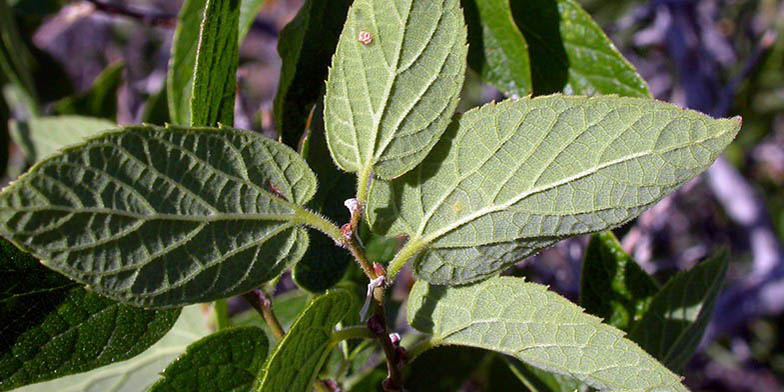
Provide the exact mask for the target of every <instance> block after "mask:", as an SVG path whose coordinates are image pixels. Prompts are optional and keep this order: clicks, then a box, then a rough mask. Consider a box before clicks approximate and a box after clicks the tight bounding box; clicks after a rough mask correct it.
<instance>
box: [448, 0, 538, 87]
mask: <svg viewBox="0 0 784 392" xmlns="http://www.w3.org/2000/svg"><path fill="white" fill-rule="evenodd" d="M462 4H463V8H464V12H465V17H466V24H468V44H469V45H468V65H470V66H471V68H473V69H474V70H476V72H478V73H479V74H480V75H481V76H482V79H484V80H485V81H487V82H488V83H490V84H492V85H494V86H495V87H497V88H498V89H499V90H501V91H502V92H503V93H504V94H506V95H510V96H517V97H524V96H526V95H528V94H530V93H531V90H532V88H531V64H530V61H529V59H528V43H526V41H525V37H524V36H523V34H522V33H521V32H520V30H518V28H517V25H516V24H515V23H514V19H513V18H512V10H511V8H510V6H509V0H479V1H477V0H462Z"/></svg>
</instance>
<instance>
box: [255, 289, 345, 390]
mask: <svg viewBox="0 0 784 392" xmlns="http://www.w3.org/2000/svg"><path fill="white" fill-rule="evenodd" d="M352 309H354V297H353V296H352V295H351V294H350V293H349V292H348V291H346V290H334V291H329V292H327V293H326V294H324V295H322V296H320V297H318V298H316V299H315V300H314V301H313V302H311V303H310V305H308V307H307V309H305V312H304V313H302V315H301V316H300V317H299V318H298V319H297V321H296V322H295V323H294V325H293V326H292V327H291V329H290V330H289V331H288V332H287V333H286V337H284V338H283V340H281V341H280V343H278V346H277V347H276V349H275V352H273V353H272V356H271V357H270V358H269V360H268V361H267V364H266V365H265V367H264V371H263V376H262V377H263V378H262V382H261V385H260V386H259V388H257V389H256V390H257V391H259V392H278V391H288V392H309V391H310V388H311V385H312V384H313V380H315V379H316V376H317V375H318V372H319V369H321V366H322V365H323V364H324V361H325V360H326V358H327V355H328V354H329V351H330V349H331V348H332V347H333V346H334V344H336V343H337V342H333V341H332V339H331V338H332V332H333V330H334V328H335V325H337V323H339V322H341V321H342V320H343V319H344V318H346V316H347V315H348V313H349V312H350V311H351V310H352Z"/></svg>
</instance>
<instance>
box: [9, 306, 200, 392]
mask: <svg viewBox="0 0 784 392" xmlns="http://www.w3.org/2000/svg"><path fill="white" fill-rule="evenodd" d="M207 334H209V330H208V329H207V323H206V318H205V317H204V314H203V313H202V310H201V305H193V306H188V307H185V308H183V310H182V314H181V315H180V318H179V319H177V322H176V323H175V324H174V327H172V329H171V330H170V331H169V332H168V333H167V334H166V336H164V337H163V338H162V339H161V340H160V341H158V343H155V344H154V345H153V346H152V347H150V348H149V349H147V350H146V351H144V352H143V353H141V354H139V355H137V356H135V357H133V358H131V359H129V360H127V361H123V362H118V363H114V364H111V365H108V366H104V367H101V368H98V369H94V370H91V371H89V372H86V373H80V374H75V375H72V376H66V377H61V378H58V379H55V380H51V381H47V382H44V383H41V384H35V385H30V386H26V387H22V388H20V389H18V390H16V391H15V392H51V391H58V392H85V391H88V392H139V391H144V390H147V388H148V387H149V386H150V385H151V384H152V383H154V382H155V380H156V379H157V378H158V375H159V373H160V372H162V371H163V369H164V368H165V367H166V365H167V364H169V362H171V361H172V360H174V359H175V358H177V356H178V355H179V354H181V353H182V352H184V351H185V348H186V347H187V346H188V345H189V344H191V343H192V342H195V341H197V340H199V339H200V338H201V337H203V336H206V335H207Z"/></svg>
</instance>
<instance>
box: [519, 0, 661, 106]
mask: <svg viewBox="0 0 784 392" xmlns="http://www.w3.org/2000/svg"><path fill="white" fill-rule="evenodd" d="M510 5H511V8H512V14H513V15H514V19H515V22H516V23H517V25H518V27H519V28H520V31H522V32H523V35H524V36H525V39H526V41H527V42H528V53H529V56H530V59H531V77H532V79H533V87H534V94H536V95H543V94H549V93H556V92H564V93H566V94H570V95H571V94H574V95H594V94H597V95H599V94H618V95H621V96H631V97H649V96H650V92H649V91H648V85H647V84H646V83H645V81H644V80H643V79H642V77H640V75H638V74H637V71H636V70H635V69H634V67H633V66H632V65H631V64H629V62H628V61H626V59H625V58H624V57H623V56H622V55H621V54H620V53H619V52H618V50H617V49H616V48H615V45H613V43H612V41H610V39H609V38H607V35H605V34H604V32H603V31H602V29H601V28H600V27H599V26H598V25H597V24H596V22H594V21H593V19H592V18H591V16H590V15H588V13H587V12H585V10H583V9H582V7H581V6H580V4H579V3H578V2H577V1H575V0H525V1H511V2H510Z"/></svg>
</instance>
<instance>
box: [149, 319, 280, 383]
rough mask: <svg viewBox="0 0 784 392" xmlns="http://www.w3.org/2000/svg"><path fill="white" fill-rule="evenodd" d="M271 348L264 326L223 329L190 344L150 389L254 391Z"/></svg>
mask: <svg viewBox="0 0 784 392" xmlns="http://www.w3.org/2000/svg"><path fill="white" fill-rule="evenodd" d="M268 349H269V343H268V342H267V337H266V336H265V335H264V330H262V329H261V328H257V327H242V328H230V329H225V330H222V331H220V332H217V333H214V334H212V335H210V336H207V337H205V338H203V339H201V340H199V341H198V342H196V343H193V344H191V345H190V346H188V348H187V349H186V350H185V353H184V354H182V355H180V356H179V357H178V358H177V359H175V360H174V362H172V363H171V364H170V365H169V366H168V367H166V370H165V371H164V372H163V373H162V374H161V375H162V376H163V378H161V379H160V380H159V381H158V382H157V383H155V385H153V386H152V387H151V388H150V389H149V391H150V392H166V391H172V392H177V391H192V392H197V391H205V392H212V391H226V392H228V391H236V392H241V391H242V392H244V391H250V390H251V389H252V386H253V384H254V383H255V382H256V375H257V374H258V373H259V371H260V370H261V367H262V365H263V364H264V359H265V358H267V350H268Z"/></svg>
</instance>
